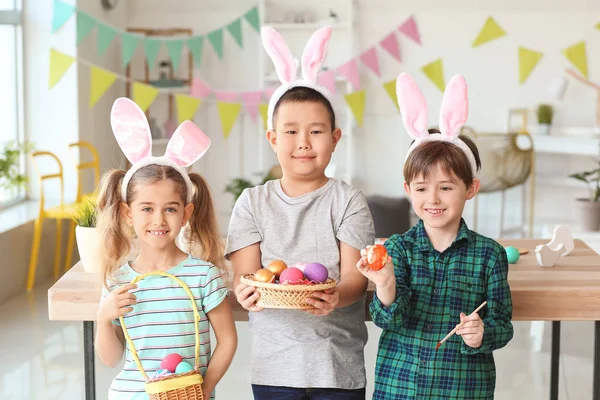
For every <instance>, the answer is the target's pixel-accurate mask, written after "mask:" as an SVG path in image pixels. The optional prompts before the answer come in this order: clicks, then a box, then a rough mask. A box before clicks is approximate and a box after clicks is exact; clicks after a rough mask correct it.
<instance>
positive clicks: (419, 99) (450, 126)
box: [396, 72, 477, 178]
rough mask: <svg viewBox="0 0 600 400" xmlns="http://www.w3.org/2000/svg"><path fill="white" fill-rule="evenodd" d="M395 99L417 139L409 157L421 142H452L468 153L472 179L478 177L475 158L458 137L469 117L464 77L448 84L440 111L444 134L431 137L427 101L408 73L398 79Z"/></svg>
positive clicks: (407, 127) (454, 79)
mask: <svg viewBox="0 0 600 400" xmlns="http://www.w3.org/2000/svg"><path fill="white" fill-rule="evenodd" d="M396 96H397V97H398V105H399V106H400V110H401V112H402V121H403V122H404V127H405V128H406V132H407V133H408V135H409V136H410V137H411V138H413V139H414V140H415V141H414V143H413V144H412V145H411V146H410V148H409V149H408V152H407V154H406V158H408V155H409V154H410V153H411V152H412V151H413V150H414V149H415V148H416V147H417V146H419V145H420V144H422V143H427V142H447V143H452V144H454V145H456V146H458V147H459V148H460V149H461V150H462V151H463V152H464V153H465V155H466V156H467V159H468V160H469V164H470V165H471V171H472V173H473V177H474V178H475V177H477V163H476V161H475V155H474V154H473V152H472V151H471V149H470V148H469V146H467V144H466V143H465V142H463V141H462V140H461V139H460V138H459V135H460V130H461V128H462V127H463V126H464V124H465V123H466V122H467V118H468V115H469V99H468V96H467V82H466V81H465V79H464V78H463V77H462V76H461V75H455V76H453V77H452V79H450V81H449V82H448V85H447V87H446V90H445V92H444V98H443V99H442V106H441V108H440V132H441V133H434V134H429V130H428V129H427V123H428V113H427V104H426V103H425V98H424V97H423V94H422V93H421V90H419V87H418V86H417V84H416V83H415V81H414V80H413V79H412V77H411V76H410V75H408V74H407V73H404V72H403V73H401V74H400V75H399V76H398V79H397V80H396ZM405 161H406V159H405Z"/></svg>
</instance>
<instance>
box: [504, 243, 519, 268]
mask: <svg viewBox="0 0 600 400" xmlns="http://www.w3.org/2000/svg"><path fill="white" fill-rule="evenodd" d="M519 257H521V255H520V254H519V250H518V249H517V248H516V247H513V246H508V247H506V258H508V263H509V264H516V262H517V261H519Z"/></svg>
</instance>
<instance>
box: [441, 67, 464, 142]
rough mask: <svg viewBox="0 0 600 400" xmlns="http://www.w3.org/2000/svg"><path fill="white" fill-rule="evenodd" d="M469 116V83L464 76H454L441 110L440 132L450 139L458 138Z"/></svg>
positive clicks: (447, 88) (445, 94) (445, 93)
mask: <svg viewBox="0 0 600 400" xmlns="http://www.w3.org/2000/svg"><path fill="white" fill-rule="evenodd" d="M468 116H469V99H468V96H467V82H466V81H465V78H464V77H463V76H462V75H454V76H453V77H452V79H450V82H448V86H447V87H446V91H445V92H444V98H443V100H442V106H441V108H440V132H441V133H442V135H444V136H446V137H449V138H455V137H458V135H459V134H460V129H461V128H462V127H463V125H464V124H465V123H466V122H467V118H468Z"/></svg>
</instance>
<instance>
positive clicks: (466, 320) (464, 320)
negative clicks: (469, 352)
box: [456, 313, 484, 349]
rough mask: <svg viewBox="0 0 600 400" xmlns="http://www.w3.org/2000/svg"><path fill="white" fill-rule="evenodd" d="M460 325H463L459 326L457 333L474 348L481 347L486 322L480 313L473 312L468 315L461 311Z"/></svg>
mask: <svg viewBox="0 0 600 400" xmlns="http://www.w3.org/2000/svg"><path fill="white" fill-rule="evenodd" d="M459 325H462V326H461V327H460V328H458V330H457V331H456V334H457V335H460V336H462V338H463V341H464V342H465V344H466V345H467V346H469V347H472V348H474V349H477V348H479V347H481V343H482V342H483V331H484V324H483V321H482V320H481V318H480V317H479V314H477V313H473V314H471V315H469V316H467V315H465V313H460V324H459Z"/></svg>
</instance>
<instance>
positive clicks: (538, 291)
mask: <svg viewBox="0 0 600 400" xmlns="http://www.w3.org/2000/svg"><path fill="white" fill-rule="evenodd" d="M499 242H500V243H501V244H502V245H504V246H515V247H518V248H524V249H529V250H530V251H529V253H528V254H525V255H522V256H521V258H520V260H519V261H518V262H517V264H514V265H511V266H510V270H509V275H508V280H509V284H510V288H511V294H512V301H513V320H516V321H553V323H552V352H551V374H550V378H551V379H550V399H552V400H557V399H558V372H559V370H558V367H559V355H560V321H595V323H596V325H595V348H594V391H593V392H594V394H593V399H594V400H600V379H599V378H600V256H599V255H598V254H596V252H594V251H593V250H592V249H590V248H589V247H588V246H587V245H586V244H585V243H583V242H582V241H580V240H577V241H576V246H575V250H573V252H571V254H570V255H569V256H567V257H562V258H560V259H559V261H558V263H557V265H556V266H554V267H552V268H542V267H539V266H538V265H537V262H536V260H535V254H534V251H533V249H535V246H536V245H538V244H543V243H547V242H548V240H535V239H534V240H499ZM101 289H102V283H101V281H100V278H99V277H98V276H97V275H95V274H89V273H86V272H84V271H83V268H82V266H81V264H80V263H77V264H76V265H75V266H74V267H73V268H71V269H70V270H69V271H68V272H67V273H65V274H64V275H63V276H62V277H61V278H60V279H59V280H58V282H56V283H55V284H54V286H52V287H51V288H50V289H49V290H48V311H49V317H50V320H55V321H83V342H84V359H85V387H86V397H85V398H86V400H93V399H95V377H94V323H93V321H94V320H95V319H96V310H97V309H98V302H99V300H100V294H101ZM372 297H373V286H372V285H370V286H369V289H368V292H367V299H368V300H370V299H371V298H372ZM229 301H231V305H232V308H233V313H234V319H235V320H236V321H246V320H247V319H248V314H247V311H246V310H244V309H243V308H242V307H241V306H240V305H239V304H238V302H237V301H236V299H235V296H230V300H229ZM367 304H368V302H367ZM367 315H368V311H367Z"/></svg>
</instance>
